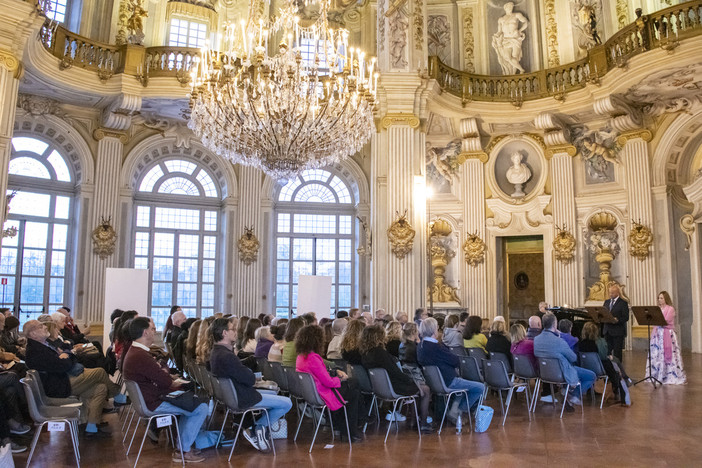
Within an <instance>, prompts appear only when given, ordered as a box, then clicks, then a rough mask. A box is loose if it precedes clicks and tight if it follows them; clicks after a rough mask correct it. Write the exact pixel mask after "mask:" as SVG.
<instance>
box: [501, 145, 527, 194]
mask: <svg viewBox="0 0 702 468" xmlns="http://www.w3.org/2000/svg"><path fill="white" fill-rule="evenodd" d="M510 159H511V160H512V165H511V166H510V167H509V169H507V181H508V182H509V183H510V184H513V185H514V193H512V195H511V196H512V198H524V196H525V195H526V194H525V193H524V190H523V189H524V184H525V183H527V181H528V180H529V179H531V169H529V167H528V166H527V165H526V164H524V163H523V162H522V154H521V153H520V152H519V151H515V152H514V153H512V155H511V156H510Z"/></svg>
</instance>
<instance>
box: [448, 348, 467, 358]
mask: <svg viewBox="0 0 702 468" xmlns="http://www.w3.org/2000/svg"><path fill="white" fill-rule="evenodd" d="M449 349H450V350H451V352H452V353H453V354H455V355H456V356H460V357H462V356H468V352H467V351H466V348H464V347H463V346H449Z"/></svg>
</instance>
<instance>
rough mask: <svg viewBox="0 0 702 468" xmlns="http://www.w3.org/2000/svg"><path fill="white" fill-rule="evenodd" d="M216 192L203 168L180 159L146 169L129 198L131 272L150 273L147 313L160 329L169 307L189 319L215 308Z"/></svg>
mask: <svg viewBox="0 0 702 468" xmlns="http://www.w3.org/2000/svg"><path fill="white" fill-rule="evenodd" d="M221 198H222V196H221V191H220V187H219V186H218V185H217V184H216V183H215V179H214V178H213V177H212V175H211V174H210V173H209V172H208V170H207V169H205V167H204V166H201V165H199V164H196V163H195V162H191V161H187V160H184V159H167V160H160V161H159V162H157V163H156V164H154V165H153V166H152V167H150V168H148V169H147V170H146V171H145V172H144V174H143V176H142V177H141V178H140V180H139V182H138V184H137V192H136V193H135V195H134V203H135V210H134V213H135V216H134V244H133V245H134V249H133V256H132V258H133V262H134V263H133V264H134V268H148V269H149V270H150V271H151V281H150V294H149V298H150V299H149V300H150V303H149V311H150V315H151V317H152V318H153V320H154V323H155V324H156V327H157V328H159V329H160V328H162V327H163V325H164V324H165V323H166V320H167V318H168V312H169V309H170V307H171V305H176V304H177V305H179V306H181V307H182V308H183V311H184V312H185V314H186V315H188V316H190V317H200V316H202V317H206V316H210V315H212V314H214V312H215V309H216V308H217V307H219V306H220V304H219V303H218V299H217V298H218V289H219V287H218V283H217V282H218V280H219V276H220V274H219V268H218V264H217V261H216V258H217V255H218V254H219V253H220V242H219V232H220V230H219V226H220V202H221Z"/></svg>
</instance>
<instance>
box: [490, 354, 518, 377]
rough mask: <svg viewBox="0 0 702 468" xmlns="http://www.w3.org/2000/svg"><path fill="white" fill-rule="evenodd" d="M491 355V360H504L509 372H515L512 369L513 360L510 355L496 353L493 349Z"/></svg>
mask: <svg viewBox="0 0 702 468" xmlns="http://www.w3.org/2000/svg"><path fill="white" fill-rule="evenodd" d="M489 355H490V360H491V361H495V360H496V361H502V362H503V363H504V365H505V369H507V373H508V374H509V375H510V376H511V375H512V374H514V371H513V370H512V361H511V360H510V358H509V356H507V355H506V354H505V353H494V352H492V351H490V353H489ZM483 367H485V366H483Z"/></svg>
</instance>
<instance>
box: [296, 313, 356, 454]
mask: <svg viewBox="0 0 702 468" xmlns="http://www.w3.org/2000/svg"><path fill="white" fill-rule="evenodd" d="M323 346H324V334H323V332H322V329H321V328H320V327H319V326H317V325H307V326H305V327H303V328H302V329H300V331H299V332H297V336H296V337H295V349H296V350H297V353H298V355H297V361H296V366H295V367H296V369H297V371H298V372H306V373H308V374H310V375H312V379H313V380H314V383H315V385H316V387H317V391H318V392H319V396H320V397H321V398H322V400H324V403H326V405H327V406H328V407H329V409H330V410H331V412H332V420H333V422H334V428H335V430H337V431H339V432H340V433H341V434H342V436H344V435H346V434H345V432H346V431H345V430H343V429H345V426H346V421H345V420H344V411H343V409H342V407H343V406H344V404H345V405H346V412H347V414H348V418H349V430H350V432H351V440H352V442H360V441H361V440H362V439H361V437H360V435H359V434H358V395H359V392H358V391H357V389H356V388H355V385H354V383H353V381H351V380H349V376H348V375H346V373H345V372H344V371H342V370H339V369H336V371H334V372H335V373H336V377H332V376H331V375H329V371H327V368H326V366H325V365H324V361H323V360H322V356H321V352H322V349H323Z"/></svg>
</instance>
